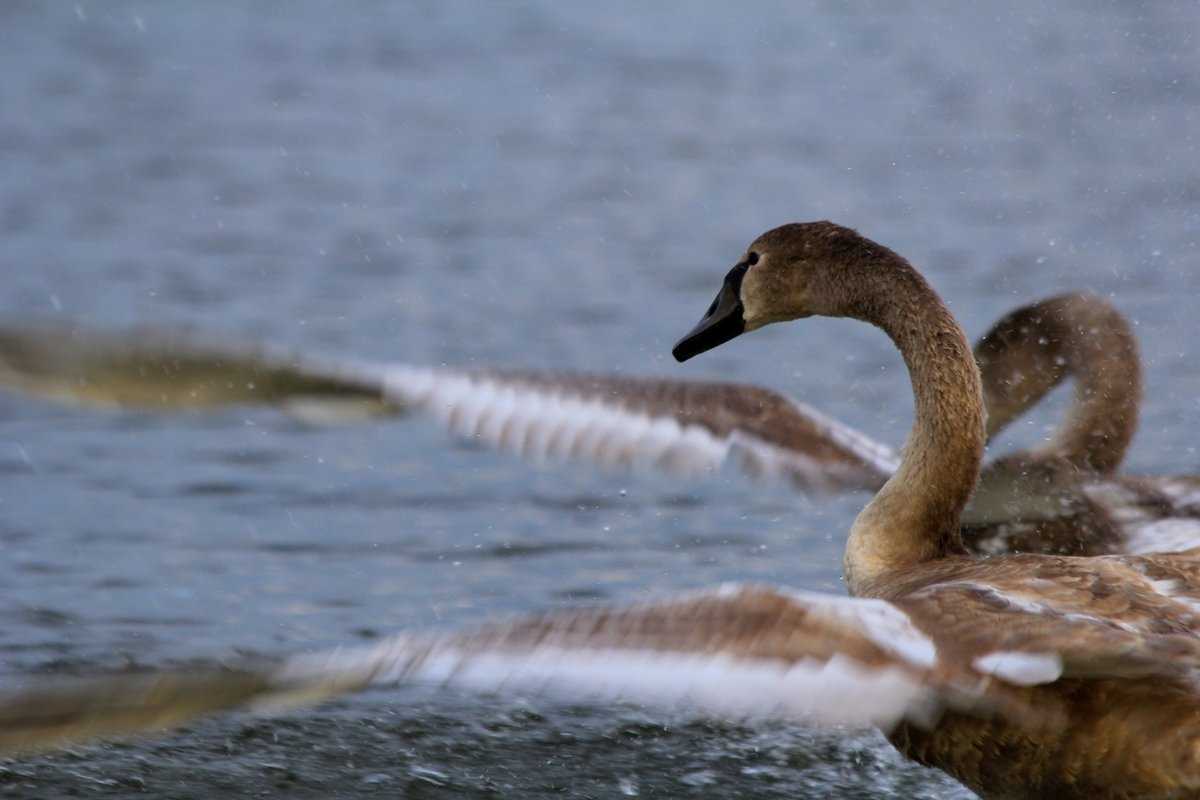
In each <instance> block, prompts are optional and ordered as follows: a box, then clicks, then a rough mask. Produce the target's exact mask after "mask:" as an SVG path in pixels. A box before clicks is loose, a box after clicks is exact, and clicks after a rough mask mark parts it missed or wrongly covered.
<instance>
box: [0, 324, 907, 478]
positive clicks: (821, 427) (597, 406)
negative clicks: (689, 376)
mask: <svg viewBox="0 0 1200 800" xmlns="http://www.w3.org/2000/svg"><path fill="white" fill-rule="evenodd" d="M0 384H2V385H4V386H7V387H9V388H11V389H15V390H18V391H23V392H26V393H29V394H33V395H36V396H40V397H46V398H50V399H53V400H57V401H60V402H69V403H76V404H83V405H101V406H112V407H123V408H138V409H148V410H157V411H195V410H203V409H207V408H212V407H216V406H222V405H233V404H243V403H266V404H270V405H274V406H277V407H279V408H281V409H282V410H284V411H286V412H288V413H291V414H293V415H295V416H299V417H303V418H306V419H309V420H313V421H325V422H336V421H346V420H357V419H362V418H367V417H371V416H378V415H384V414H404V413H410V412H414V411H415V412H419V413H424V414H427V415H430V416H432V417H433V418H435V419H437V420H438V421H439V422H440V423H442V424H443V425H444V426H445V427H446V428H448V429H450V430H452V431H454V432H456V433H459V434H462V435H465V436H468V437H471V438H473V439H475V440H478V441H481V442H483V443H486V444H488V445H491V446H495V447H501V448H504V449H506V450H510V451H513V452H516V453H519V454H522V455H525V456H530V457H535V458H551V459H578V460H582V461H588V462H592V463H595V464H598V465H603V466H622V467H624V466H632V465H638V464H649V465H655V466H659V467H662V468H665V469H668V470H670V471H671V472H673V473H675V474H683V475H699V474H705V473H709V472H712V471H715V470H716V469H718V468H720V466H721V465H722V464H724V463H725V462H726V461H730V460H732V461H734V462H736V463H738V464H739V465H740V466H741V467H742V468H743V469H745V470H746V471H747V472H749V473H750V474H752V475H754V476H756V477H762V478H775V477H787V478H789V479H790V480H791V481H792V482H793V483H794V484H795V485H796V486H797V487H799V488H805V489H817V490H841V489H875V488H878V487H879V486H880V485H882V484H883V482H884V481H885V480H886V479H887V477H888V476H889V475H890V474H891V473H892V471H894V469H895V465H896V463H897V457H896V454H895V453H894V452H893V451H892V450H891V449H890V448H888V447H886V446H884V445H881V444H879V443H877V442H874V441H872V440H871V439H870V438H868V437H866V436H864V435H863V434H861V433H858V432H857V431H855V430H853V429H851V428H849V427H848V426H845V425H842V424H841V423H839V422H837V421H835V420H833V419H830V418H828V417H826V416H824V415H823V414H821V413H819V412H817V411H816V410H815V409H812V408H810V407H808V406H805V405H802V404H800V403H797V402H795V401H793V400H790V399H788V398H786V397H783V396H782V395H779V394H777V393H775V392H772V391H769V390H766V389H762V388H758V387H752V386H742V385H737V384H728V383H692V382H684V381H663V380H653V379H639V378H624V377H619V376H611V375H581V374H571V373H555V372H534V371H500V370H457V369H447V368H435V367H413V366H406V365H399V364H392V365H388V364H372V363H368V362H356V361H339V360H333V359H318V358H310V357H294V356H286V355H282V354H278V353H271V352H269V351H267V350H265V349H263V348H261V347H259V346H256V345H245V344H243V345H236V344H229V343H225V344H215V343H212V342H204V341H201V340H200V339H198V338H196V337H194V336H188V335H183V334H179V333H165V332H161V331H158V332H156V331H141V332H133V333H106V332H97V331H89V330H84V329H74V328H72V329H67V328H48V327H30V328H11V327H10V328H0Z"/></svg>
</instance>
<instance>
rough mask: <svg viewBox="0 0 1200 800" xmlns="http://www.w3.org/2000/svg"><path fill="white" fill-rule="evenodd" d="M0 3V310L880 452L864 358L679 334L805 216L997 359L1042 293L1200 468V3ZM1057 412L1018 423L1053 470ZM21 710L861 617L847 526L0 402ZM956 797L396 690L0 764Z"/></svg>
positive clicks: (412, 425)
mask: <svg viewBox="0 0 1200 800" xmlns="http://www.w3.org/2000/svg"><path fill="white" fill-rule="evenodd" d="M733 6H734V4H728V3H720V2H662V3H646V2H632V1H631V2H621V3H596V4H591V6H588V7H585V6H584V5H583V4H566V3H552V2H522V3H516V2H512V3H507V2H495V3H475V2H444V3H437V4H433V3H415V2H414V3H392V4H384V3H373V4H343V3H333V2H328V3H316V2H291V3H253V4H251V3H234V2H204V3H191V4H183V3H178V4H177V3H170V4H167V3H150V2H146V3H127V2H104V3H100V2H80V3H69V2H68V3H64V2H47V3H24V2H11V3H3V4H0V233H2V238H0V265H2V266H0V270H2V271H3V272H2V274H3V284H4V290H3V292H0V317H2V318H3V319H4V320H5V321H13V320H25V319H30V320H67V319H71V320H76V319H77V320H82V321H85V322H88V323H91V324H96V325H102V326H106V327H129V326H133V325H141V324H166V325H176V324H180V325H186V326H189V327H192V328H196V329H199V330H203V331H217V332H221V333H224V334H231V335H234V336H239V337H258V338H263V339H265V340H267V341H269V342H271V343H273V344H275V345H279V346H283V347H290V348H294V349H296V350H302V351H313V352H322V353H328V354H332V355H338V354H344V355H348V356H359V357H364V358H366V357H371V358H379V359H388V360H400V361H410V362H416V363H446V364H486V365H503V366H529V367H554V368H573V369H579V370H592V371H595V370H615V371H620V372H625V373H631V374H644V375H664V376H675V377H696V378H700V377H708V378H712V377H717V378H725V379H736V380H745V381H752V382H757V383H763V384H766V385H769V386H772V387H774V388H777V389H781V390H784V391H788V392H791V393H794V394H796V395H797V396H799V397H801V398H803V399H804V400H806V401H807V402H810V403H812V404H814V405H816V406H818V407H820V408H823V409H824V410H826V411H827V412H829V413H831V414H834V415H836V416H838V417H840V418H841V419H843V420H845V421H847V422H849V423H851V424H854V425H857V426H859V427H861V428H863V429H864V430H866V431H867V432H869V433H871V434H873V435H876V436H879V437H880V438H882V439H884V440H886V441H890V442H893V443H899V441H900V440H901V439H902V437H903V435H904V432H905V431H906V429H907V426H908V423H909V419H910V411H911V401H910V399H909V388H908V382H907V378H906V377H905V375H904V374H903V371H902V369H901V364H900V362H899V359H898V358H897V356H896V355H895V353H894V351H893V349H892V348H891V346H890V344H889V343H888V342H887V341H886V339H885V338H884V337H883V336H881V335H880V334H878V333H877V332H875V331H872V330H869V329H867V328H865V327H863V326H860V325H856V324H854V323H849V322H844V321H811V322H807V323H804V324H803V326H799V325H796V326H780V327H778V328H777V329H773V330H771V331H768V332H763V333H759V334H755V335H754V336H753V337H746V338H745V339H743V340H739V341H738V342H735V343H733V344H731V345H729V346H727V347H725V348H722V349H721V350H719V351H717V352H715V353H712V354H710V355H707V356H705V357H702V358H698V359H696V360H695V361H694V362H690V363H688V364H687V365H685V366H678V365H676V364H675V363H674V362H673V361H672V360H671V359H670V357H669V354H668V349H669V347H670V345H671V343H672V342H674V340H675V339H676V338H677V337H678V336H679V335H680V334H682V333H683V332H684V331H686V330H687V329H688V328H689V327H690V326H691V325H692V324H693V323H694V322H695V320H696V319H697V318H698V317H699V315H700V314H701V312H702V311H703V310H704V309H705V307H706V306H707V304H708V302H709V301H710V300H711V298H712V295H713V293H714V292H715V291H716V289H717V287H718V285H719V282H720V279H721V277H722V276H723V275H724V273H725V272H726V270H727V269H728V267H729V266H730V265H731V264H732V263H733V259H734V257H735V256H737V255H738V254H739V253H740V252H741V251H742V249H743V248H744V247H745V245H746V244H747V243H748V242H749V241H750V240H751V239H753V238H754V237H755V236H756V235H757V234H758V233H760V232H761V231H762V230H764V229H766V228H768V227H773V226H775V225H777V224H780V223H783V222H789V221H793V220H803V219H820V218H829V219H833V220H836V221H838V222H841V223H844V224H848V225H851V226H854V227H856V228H858V229H859V230H861V231H862V232H863V233H865V234H866V235H868V236H870V237H872V238H874V239H876V240H878V241H880V242H882V243H884V244H887V245H889V246H891V247H893V248H894V249H896V250H898V251H900V252H902V253H904V254H905V255H907V256H908V257H909V258H910V259H911V260H912V261H913V262H914V263H915V264H916V265H917V266H918V268H920V269H922V270H923V271H924V272H925V273H926V275H927V276H928V277H929V278H930V280H931V281H932V282H933V284H934V285H935V286H936V287H937V288H938V289H939V290H940V291H941V292H942V293H943V295H944V296H945V297H946V299H947V300H948V302H949V303H950V305H951V306H952V308H954V309H955V311H956V313H958V314H959V316H960V319H961V320H962V321H963V323H964V325H965V327H966V328H967V330H968V332H969V333H970V334H971V335H972V336H975V335H978V334H979V333H981V332H983V331H984V330H986V329H987V327H988V326H989V325H990V324H991V323H992V322H993V321H994V320H995V319H996V318H997V317H998V316H999V315H1000V314H1001V313H1003V312H1004V311H1006V310H1008V309H1009V308H1011V307H1013V306H1015V305H1017V304H1018V303H1022V302H1027V301H1030V300H1033V299H1035V298H1038V297H1041V296H1044V295H1047V294H1050V293H1053V292H1058V291H1063V290H1071V289H1088V290H1090V291H1092V292H1095V293H1098V294H1100V295H1103V296H1105V297H1109V298H1111V299H1112V300H1113V301H1114V302H1115V303H1116V304H1117V305H1118V306H1119V307H1120V308H1121V309H1123V310H1124V311H1125V312H1126V313H1128V314H1129V315H1130V316H1131V317H1132V318H1133V319H1134V320H1135V322H1136V324H1137V331H1138V334H1139V336H1140V337H1141V342H1142V347H1143V353H1144V356H1145V358H1146V363H1147V402H1146V408H1145V414H1144V418H1143V427H1142V431H1141V433H1140V435H1139V438H1138V441H1137V444H1136V445H1135V448H1134V452H1133V454H1132V455H1131V458H1130V459H1129V462H1128V468H1129V470H1130V471H1132V472H1147V473H1165V472H1179V471H1194V470H1195V469H1196V466H1197V461H1198V459H1197V452H1196V444H1197V443H1198V442H1200V436H1198V435H1197V432H1198V431H1200V403H1198V402H1197V398H1198V397H1200V369H1198V367H1200V344H1198V343H1197V339H1198V338H1200V314H1197V313H1196V310H1195V308H1194V305H1195V303H1196V298H1197V297H1198V296H1200V269H1198V267H1200V252H1198V248H1197V242H1198V241H1200V118H1198V117H1200V41H1198V35H1200V8H1198V7H1197V6H1196V4H1195V3H1192V2H1180V3H1153V4H1139V3H1132V2H1109V3H1095V2H1091V1H1090V0H1088V1H1087V2H1083V1H1081V2H1076V3H1056V4H1053V5H1052V6H1050V5H1047V4H1044V3H1034V2H1028V3H1022V2H1015V3H1005V4H983V3H979V4H969V3H949V2H947V3H933V4H915V3H889V4H869V3H846V4H841V3H838V4H834V3H828V4H803V3H794V2H782V1H779V2H763V3H758V4H754V5H753V6H751V7H750V8H749V9H748V10H745V9H735V8H734V7H733ZM1052 411H1053V410H1051V411H1049V412H1046V413H1044V414H1042V415H1040V416H1038V417H1037V418H1036V419H1034V420H1032V421H1030V422H1029V423H1026V424H1024V425H1022V426H1021V428H1020V430H1018V431H1017V432H1016V434H1015V435H1014V441H1016V442H1018V443H1019V442H1030V441H1033V440H1035V439H1036V438H1037V437H1038V436H1039V435H1040V434H1042V433H1043V432H1044V430H1045V426H1046V425H1048V424H1050V423H1052V422H1053V419H1054V417H1053V413H1052ZM0 472H2V473H3V482H2V483H0V547H2V548H3V549H2V550H0V576H2V579H0V586H2V587H3V589H2V593H0V619H2V620H3V624H2V625H0V666H2V669H3V672H4V673H5V674H18V673H25V672H31V671H38V672H42V671H59V672H87V671H89V670H95V669H100V668H110V667H115V666H119V665H122V664H125V663H127V662H136V663H139V664H146V665H166V664H173V663H177V662H180V661H184V660H187V659H192V658H219V657H223V656H228V655H230V654H233V653H235V652H241V651H249V652H264V653H276V652H293V651H299V650H307V649H313V648H317V647H321V646H326V645H329V644H332V643H335V642H348V641H357V640H362V639H364V638H369V637H371V636H374V635H377V634H379V633H384V632H388V631H391V630H394V629H397V628H400V627H403V626H407V625H428V624H455V623H465V622H469V621H471V620H478V619H483V618H491V617H494V616H495V615H499V614H503V613H508V612H512V611H520V610H527V609H532V608H545V607H554V606H561V605H564V604H569V603H578V602H581V601H585V602H586V601H590V600H593V599H597V598H598V599H613V600H619V599H625V598H633V597H640V596H644V595H646V594H647V593H651V592H664V591H669V590H675V589H681V588H685V587H695V586H701V585H707V584H711V583H713V582H717V581H722V580H735V579H753V580H763V581H775V582H784V583H788V584H792V585H796V586H801V587H804V588H808V589H815V590H825V591H830V592H841V591H843V589H842V587H841V585H840V580H839V566H840V557H841V556H840V553H841V547H842V543H843V535H844V532H845V530H846V529H847V527H848V524H849V521H850V520H851V519H852V517H853V514H854V512H855V511H856V509H857V508H858V507H859V506H860V505H861V503H862V502H863V498H862V497H853V498H844V499H836V500H832V501H822V500H812V499H806V498H804V497H800V496H797V495H795V494H793V493H792V492H790V491H789V490H788V489H787V488H786V487H784V486H775V487H762V486H759V485H756V484H753V483H752V482H751V481H749V480H747V479H744V478H742V477H741V476H739V475H737V474H736V473H730V474H728V475H722V476H720V477H718V478H716V479H713V480H710V481H699V482H693V483H679V482H676V481H672V480H671V479H669V478H666V477H663V476H659V475H655V474H652V473H646V474H641V473H639V474H634V475H630V474H597V473H594V472H592V471H590V470H587V469H583V468H561V467H535V466H530V465H528V464H525V463H521V462H518V461H516V460H514V459H512V458H509V457H507V456H504V455H498V454H494V453H490V452H487V451H484V450H482V449H479V448H477V447H474V446H471V445H469V444H465V443H463V442H460V441H454V440H451V439H449V438H448V437H445V436H443V435H441V434H440V433H439V432H437V431H436V430H431V429H430V426H428V425H426V424H423V423H421V422H415V421H406V420H396V421H391V422H387V423H385V424H372V425H367V426H362V427H346V428H333V429H326V428H313V427H308V426H305V425H302V424H300V423H298V422H294V421H291V420H288V419H285V418H282V417H280V416H278V415H276V414H274V413H272V412H270V411H267V410H257V409H241V410H235V411H228V412H224V413H219V414H212V415H206V416H196V417H190V418H167V417H147V416H140V415H135V414H114V413H108V414H96V413H91V412H85V411H79V410H71V409H63V408H57V407H50V406H46V405H43V404H40V403H37V402H33V401H30V400H26V399H22V398H17V397H12V396H7V395H5V396H0ZM101 792H109V793H111V794H114V795H121V794H137V795H139V796H148V797H161V798H167V797H204V796H230V795H235V794H245V795H257V796H288V797H334V796H338V797H352V796H358V795H383V796H408V797H417V798H446V797H497V796H499V797H514V798H538V797H551V796H553V797H572V798H606V797H623V796H642V797H683V798H732V797H753V798H772V797H780V798H783V797H788V798H795V797H825V796H833V797H863V798H874V797H966V796H969V794H968V793H967V792H965V791H964V790H963V789H961V788H960V787H958V786H957V785H956V784H954V783H953V782H952V781H949V780H948V779H946V778H944V777H943V776H941V775H940V774H938V773H933V772H930V771H927V770H923V769H921V768H918V767H915V766H912V765H909V764H906V763H905V762H903V760H902V759H900V758H899V757H898V756H897V755H895V754H894V753H893V752H892V751H891V750H890V748H889V747H888V745H887V744H886V743H885V742H884V741H883V739H882V738H881V737H879V736H878V735H876V734H872V733H862V734H858V733H855V734H846V735H844V736H843V735H830V734H816V733H812V732H808V731H805V730H803V729H797V728H796V727H794V726H788V725H783V724H775V725H769V724H764V725H745V726H739V725H727V724H721V723H715V722H709V721H705V720H696V719H687V718H676V717H671V716H655V715H654V714H651V713H648V712H642V711H639V710H637V709H632V708H617V709H607V708H596V707H588V706H581V707H564V706H562V705H561V704H555V703H553V702H550V701H544V700H537V699H529V698H494V697H493V698H488V697H483V698H480V697H475V696H471V695H467V694H454V693H440V694H439V693H436V692H426V691H418V690H415V689H405V690H397V691H376V692H372V693H369V694H366V695H363V696H360V697H354V698H350V699H347V700H344V701H340V702H337V703H333V704H330V705H326V706H324V707H322V708H320V709H316V710H308V711H301V712H296V713H294V714H291V715H288V716H285V717H282V718H271V719H261V718H248V717H244V716H241V717H237V716H235V717H231V718H230V717H227V718H224V719H216V720H212V721H207V722H205V723H203V724H201V725H197V726H194V727H191V728H189V729H186V730H183V731H181V732H178V733H175V734H172V735H169V736H166V737H164V738H161V739H156V740H153V741H149V742H138V743H131V744H120V745H108V746H100V747H96V748H87V749H80V750H78V751H72V752H68V753H65V754H59V755H55V756H49V757H43V758H38V759H31V760H19V761H8V762H2V763H0V795H3V796H21V797H35V796H36V797H56V796H68V795H70V796H79V795H83V796H91V795H96V794H99V793H101Z"/></svg>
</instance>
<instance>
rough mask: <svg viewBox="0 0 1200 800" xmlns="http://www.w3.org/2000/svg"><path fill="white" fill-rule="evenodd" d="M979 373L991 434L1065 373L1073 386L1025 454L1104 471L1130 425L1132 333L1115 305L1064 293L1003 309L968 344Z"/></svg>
mask: <svg viewBox="0 0 1200 800" xmlns="http://www.w3.org/2000/svg"><path fill="white" fill-rule="evenodd" d="M975 357H976V359H977V360H978V362H979V367H980V370H981V371H982V373H983V378H984V381H983V383H984V399H985V402H986V404H987V409H988V435H989V437H990V436H994V435H995V434H996V433H998V432H999V431H1000V430H1001V429H1003V428H1004V426H1005V425H1007V424H1008V423H1009V422H1010V421H1011V420H1013V419H1015V418H1016V417H1018V416H1020V415H1021V414H1023V413H1024V412H1025V411H1026V410H1027V409H1028V408H1029V407H1030V406H1032V405H1034V404H1035V403H1037V402H1038V400H1040V399H1041V398H1042V396H1043V395H1045V394H1046V393H1047V392H1049V391H1050V390H1051V389H1053V388H1054V387H1055V386H1057V385H1058V384H1059V383H1061V382H1062V381H1063V380H1064V379H1065V378H1067V377H1068V376H1071V377H1074V379H1075V391H1074V394H1073V395H1072V398H1071V404H1070V406H1069V407H1068V409H1067V412H1066V417H1065V419H1064V420H1063V422H1062V424H1061V425H1060V426H1059V428H1058V429H1057V430H1056V431H1055V433H1054V434H1053V435H1052V436H1051V437H1050V438H1049V439H1048V440H1047V441H1046V442H1044V443H1043V444H1041V445H1038V446H1037V447H1034V448H1032V449H1030V450H1029V451H1028V452H1027V453H1023V454H1020V455H1021V457H1023V458H1025V459H1026V460H1030V459H1032V460H1047V459H1049V458H1061V459H1065V460H1066V461H1067V462H1068V463H1070V464H1071V465H1073V466H1074V467H1075V468H1076V469H1080V470H1084V471H1087V472H1093V473H1100V474H1109V473H1112V472H1114V471H1115V470H1116V469H1117V467H1119V466H1120V464H1121V461H1122V459H1123V458H1124V457H1125V451H1126V450H1127V449H1128V448H1129V444H1130V442H1131V441H1132V440H1133V436H1134V433H1135V432H1136V431H1137V423H1138V409H1139V406H1140V403H1141V394H1142V375H1141V360H1140V358H1139V357H1138V350H1137V340H1136V339H1135V338H1134V335H1133V331H1132V330H1131V329H1130V327H1129V323H1128V322H1127V321H1126V320H1125V318H1124V317H1123V316H1122V315H1121V313H1120V312H1118V311H1117V310H1116V309H1115V308H1113V307H1112V306H1110V305H1109V304H1108V303H1106V302H1104V301H1102V300H1099V299H1097V298H1094V297H1089V296H1087V295H1082V294H1067V295H1061V296H1058V297H1051V298H1049V299H1047V300H1043V301H1041V302H1038V303H1034V304H1032V305H1029V306H1025V307H1023V308H1020V309H1017V310H1016V311H1014V312H1012V313H1011V314H1009V315H1007V316H1005V317H1004V318H1003V319H1001V320H1000V321H999V322H997V323H996V325H995V327H993V328H992V330H991V331H990V332H988V334H987V335H986V336H985V337H984V338H983V339H981V340H980V342H979V344H978V346H977V347H976V348H975Z"/></svg>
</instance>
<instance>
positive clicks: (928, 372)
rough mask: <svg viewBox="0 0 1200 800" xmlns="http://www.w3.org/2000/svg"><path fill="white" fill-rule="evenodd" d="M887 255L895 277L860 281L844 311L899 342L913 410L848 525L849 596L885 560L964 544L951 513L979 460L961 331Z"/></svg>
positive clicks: (868, 583) (976, 411)
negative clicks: (894, 456) (896, 456)
mask: <svg viewBox="0 0 1200 800" xmlns="http://www.w3.org/2000/svg"><path fill="white" fill-rule="evenodd" d="M891 255H892V256H893V257H894V258H895V259H897V260H899V261H900V263H901V264H902V265H903V269H902V270H900V271H899V273H898V274H899V278H898V279H897V278H896V276H897V272H896V271H895V270H894V268H893V269H889V270H888V272H889V273H890V274H889V276H888V279H887V280H886V282H885V281H881V280H880V281H873V280H871V279H870V277H868V279H867V280H864V281H862V282H861V283H860V284H859V285H857V286H856V287H855V289H854V290H853V293H854V295H855V297H854V298H852V299H851V303H850V307H851V308H852V309H853V311H852V313H850V314H849V316H853V317H857V318H858V319H862V320H864V321H866V322H870V323H873V324H874V325H876V326H878V327H879V328H881V329H883V331H884V332H885V333H887V334H888V336H890V337H891V339H892V341H893V342H894V343H895V344H896V347H897V348H898V349H899V350H900V354H901V355H902V356H903V357H904V362H905V364H906V365H907V366H908V371H909V376H910V378H911V380H912V387H913V397H914V420H913V427H912V431H911V432H910V433H909V437H908V440H907V441H906V442H905V444H904V448H903V449H902V450H901V461H900V467H899V468H898V469H897V470H896V472H895V474H894V475H893V476H892V477H891V479H889V480H888V481H887V483H885V484H884V486H883V488H882V489H880V490H879V493H878V494H876V495H875V497H874V498H873V499H872V500H871V502H870V503H868V504H867V506H866V508H864V509H863V510H862V512H861V513H860V514H859V515H858V517H857V518H856V519H855V520H854V524H853V526H852V527H851V529H850V539H849V541H848V542H847V545H846V558H845V573H846V581H847V584H848V586H849V589H850V593H851V594H852V595H858V596H861V595H867V596H870V595H872V594H874V593H875V587H877V586H878V587H881V588H882V586H883V585H885V584H886V583H887V581H886V578H887V577H888V576H889V574H890V573H892V572H894V571H895V570H899V569H902V568H904V567H906V566H911V565H913V564H918V563H922V562H927V561H934V560H937V559H941V558H945V557H947V556H950V555H954V554H961V553H964V552H965V550H964V548H963V544H962V539H961V536H960V534H959V518H960V516H961V514H962V510H963V507H964V506H965V505H966V504H967V501H968V500H969V499H970V496H971V492H972V491H973V490H974V488H975V484H976V481H977V480H978V478H979V466H980V463H981V461H982V460H983V446H984V416H985V415H984V410H983V396H982V389H981V386H980V381H979V371H978V369H977V368H976V366H975V360H974V358H972V356H971V349H970V345H969V344H968V342H967V338H966V335H965V334H964V333H963V332H962V329H961V328H960V327H959V326H958V323H957V322H955V320H954V317H953V316H952V315H951V314H950V312H949V310H947V308H946V306H945V305H944V304H943V303H942V300H941V298H939V297H938V296H937V294H936V293H935V292H934V291H933V290H932V289H931V288H930V287H929V284H927V283H926V282H925V280H924V278H922V277H921V276H920V275H919V274H917V272H916V271H915V270H914V269H913V268H912V267H911V266H909V265H908V263H907V262H905V261H903V259H901V258H900V257H899V256H897V255H895V254H891ZM876 274H878V273H876ZM885 284H886V285H885ZM885 295H886V296H885Z"/></svg>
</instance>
